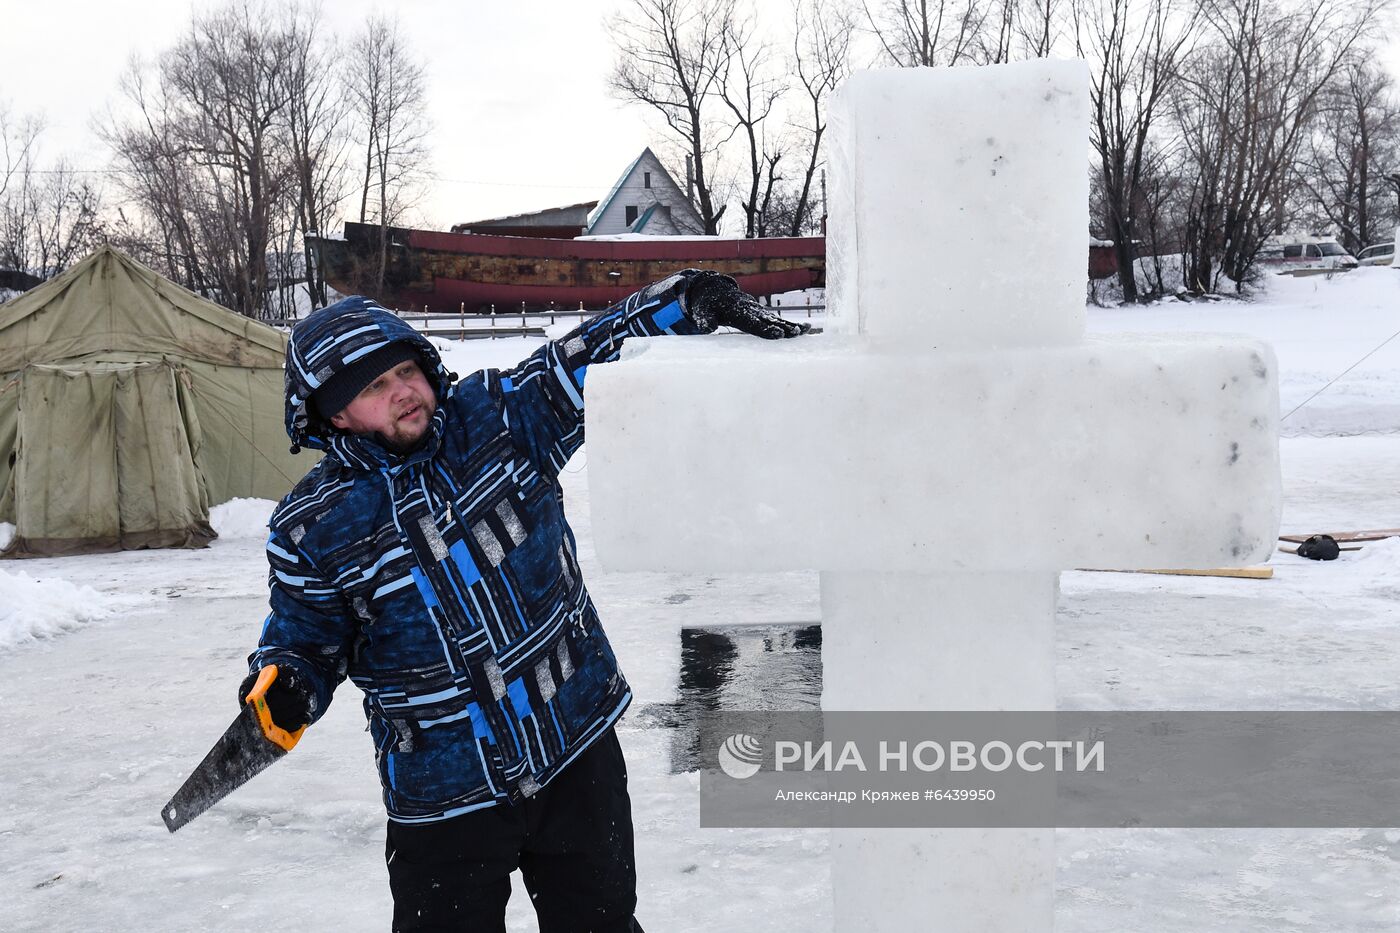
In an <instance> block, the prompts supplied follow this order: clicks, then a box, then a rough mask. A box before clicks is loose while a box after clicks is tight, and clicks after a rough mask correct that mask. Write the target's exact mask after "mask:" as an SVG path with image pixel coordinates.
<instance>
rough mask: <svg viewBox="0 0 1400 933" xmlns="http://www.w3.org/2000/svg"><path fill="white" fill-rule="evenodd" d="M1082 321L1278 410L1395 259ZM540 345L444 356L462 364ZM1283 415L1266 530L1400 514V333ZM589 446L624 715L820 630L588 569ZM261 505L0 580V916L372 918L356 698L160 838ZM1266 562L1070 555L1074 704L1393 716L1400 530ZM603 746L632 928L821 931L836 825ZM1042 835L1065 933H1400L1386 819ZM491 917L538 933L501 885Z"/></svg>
mask: <svg viewBox="0 0 1400 933" xmlns="http://www.w3.org/2000/svg"><path fill="white" fill-rule="evenodd" d="M1090 328H1091V330H1093V331H1095V332H1109V331H1121V330H1171V331H1181V330H1194V331H1205V330H1210V331H1221V330H1226V331H1243V332H1247V333H1251V334H1255V335H1258V336H1261V337H1264V338H1266V339H1269V340H1271V341H1273V342H1274V344H1275V346H1276V348H1277V351H1278V355H1279V360H1280V365H1281V370H1282V389H1281V392H1282V396H1283V410H1284V411H1288V410H1289V409H1291V408H1292V407H1293V406H1294V405H1296V404H1298V403H1299V402H1301V401H1303V399H1305V398H1307V396H1308V395H1310V394H1311V393H1312V392H1313V391H1315V390H1316V389H1317V388H1319V387H1321V386H1322V385H1324V384H1325V383H1326V382H1327V381H1328V380H1329V379H1331V378H1332V377H1333V376H1335V375H1336V374H1338V373H1340V372H1341V371H1342V370H1344V369H1346V368H1347V367H1348V366H1349V365H1351V364H1352V363H1353V362H1355V361H1356V360H1357V359H1359V358H1360V357H1362V356H1363V355H1365V354H1366V353H1367V352H1368V351H1370V350H1372V348H1374V347H1375V346H1376V345H1377V344H1380V343H1381V342H1382V341H1383V340H1384V339H1385V338H1386V337H1387V336H1389V335H1390V334H1392V333H1393V332H1395V331H1397V330H1400V275H1397V274H1396V272H1395V271H1394V270H1390V269H1363V270H1360V271H1358V272H1356V273H1353V274H1352V275H1349V276H1346V277H1342V278H1338V279H1333V280H1325V279H1300V280H1280V281H1279V282H1277V283H1276V284H1275V286H1274V287H1273V289H1272V291H1271V293H1270V295H1269V296H1268V298H1267V299H1265V300H1262V301H1260V302H1257V303H1253V304H1234V303H1230V304H1223V305H1219V304H1208V305H1197V304H1180V303H1174V302H1171V303H1163V304H1160V305H1156V306H1151V307H1146V308H1133V309H1126V310H1105V309H1091V311H1090ZM814 339H815V338H814ZM538 343H539V341H537V340H529V339H524V338H517V339H510V340H494V341H475V342H467V343H455V342H450V341H444V342H442V344H441V345H442V346H444V347H445V348H447V349H446V350H445V352H446V355H447V356H448V358H449V366H450V367H451V368H453V369H455V370H456V371H457V372H459V373H460V372H467V371H470V370H472V369H475V368H478V367H480V366H485V365H509V364H510V363H512V362H514V361H515V360H517V359H519V358H520V357H521V356H523V355H524V354H525V353H527V352H529V350H530V349H532V348H533V347H534V346H537V345H538ZM1284 433H1285V437H1284V438H1283V440H1282V442H1281V444H1282V451H1283V468H1284V495H1285V508H1284V530H1285V532H1289V531H1298V532H1303V531H1307V532H1312V531H1322V530H1336V529H1347V528H1384V527H1400V496H1397V490H1400V339H1397V340H1396V341H1394V342H1392V343H1390V344H1389V345H1387V346H1386V347H1385V348H1383V349H1382V350H1380V351H1378V352H1376V353H1375V354H1374V355H1372V356H1371V357H1370V358H1369V359H1368V360H1367V361H1366V362H1365V363H1363V364H1361V365H1360V366H1358V367H1357V368H1356V369H1354V370H1353V371H1352V372H1351V374H1349V375H1348V376H1347V377H1346V378H1344V379H1342V380H1341V381H1339V382H1338V383H1337V384H1336V385H1334V386H1333V387H1332V388H1331V389H1329V390H1328V391H1327V392H1326V393H1324V394H1323V395H1322V396H1320V397H1319V398H1318V399H1316V400H1315V401H1313V402H1312V403H1311V404H1309V405H1307V406H1306V407H1305V408H1303V409H1302V410H1300V411H1299V412H1298V413H1297V414H1296V415H1294V416H1293V417H1292V418H1290V419H1289V421H1288V422H1286V423H1285V430H1284ZM586 461H587V454H586V451H585V452H584V454H582V455H581V456H580V457H579V458H577V459H576V461H575V462H574V464H573V465H572V466H571V467H570V468H569V471H568V472H566V473H565V475H564V477H563V482H564V488H565V493H566V497H567V502H568V509H569V512H570V515H571V520H572V523H573V526H574V528H575V530H576V532H577V533H578V537H579V544H580V557H581V560H582V562H583V564H584V566H585V575H586V576H587V578H588V580H589V585H590V589H591V590H592V592H593V594H594V597H595V599H596V601H597V603H598V606H599V611H600V613H601V615H602V618H603V620H604V623H605V625H606V626H607V628H608V631H609V634H610V636H611V638H612V640H613V643H614V645H615V647H616V648H617V651H618V654H619V657H620V659H621V662H622V664H623V667H624V670H625V671H626V672H627V675H628V677H629V679H630V680H631V682H632V684H633V687H634V689H635V692H636V694H637V700H636V705H635V706H634V710H636V709H639V708H640V707H641V706H644V705H646V704H648V703H656V702H665V701H667V700H671V699H673V698H674V697H675V695H676V689H677V670H678V665H679V653H680V645H679V634H678V633H679V630H680V629H681V628H682V627H686V626H704V625H729V624H734V623H736V622H752V623H775V622H783V623H787V622H805V621H814V620H816V619H818V618H819V607H818V594H817V585H816V578H815V575H811V574H781V575H734V576H726V577H723V578H716V577H706V576H684V575H676V574H627V575H614V574H606V573H603V572H602V571H601V570H600V569H599V567H598V566H597V563H596V561H595V559H594V556H593V548H592V540H591V533H590V532H591V522H590V514H589V497H588V483H587V463H586ZM270 507H271V503H265V502H249V501H236V502H233V503H229V504H226V505H224V506H221V507H219V508H218V509H216V510H215V513H214V515H213V516H212V518H213V521H214V524H215V527H216V528H217V529H218V530H219V532H220V534H221V537H220V538H219V540H217V541H215V542H214V544H213V545H212V546H211V547H210V548H209V549H208V550H204V551H155V552H131V553H125V554H117V555H96V556H84V557H74V558H66V559H62V560H35V561H27V562H22V563H20V562H16V563H11V564H6V565H4V566H3V568H0V594H3V598H0V709H3V710H4V717H3V721H4V723H5V735H6V754H5V755H4V757H3V758H0V787H3V788H4V791H5V793H4V795H3V798H0V799H2V800H3V802H0V892H3V897H0V930H4V931H7V933H10V931H68V930H73V931H77V930H83V931H89V930H103V931H117V933H126V931H137V930H140V931H148V930H182V931H183V930H248V929H254V928H264V927H266V928H274V927H275V928H280V929H287V930H332V929H334V930H340V931H346V933H354V931H372V930H373V931H382V930H385V929H387V928H388V918H389V903H390V902H389V892H388V886H387V884H386V880H385V873H384V868H383V856H382V844H383V815H382V810H381V809H380V803H379V795H378V787H377V784H376V781H375V778H374V772H373V764H372V753H371V748H370V745H369V741H368V738H367V737H366V736H365V735H364V733H363V728H364V723H363V718H362V716H361V714H360V710H359V704H358V701H357V695H356V692H355V690H354V689H353V687H348V686H347V687H345V688H344V689H343V690H342V692H341V695H340V698H339V700H338V701H337V702H336V704H335V705H334V706H333V707H332V708H331V710H330V711H329V713H328V714H327V716H326V718H325V719H324V720H323V721H322V722H321V723H320V724H319V725H318V726H317V727H316V728H315V729H312V730H311V731H309V732H308V733H307V736H306V738H305V739H304V740H303V742H302V744H301V745H300V746H299V747H298V749H297V750H296V752H295V753H294V754H292V755H291V756H289V757H288V758H287V759H286V760H285V761H284V762H282V763H279V764H278V765H277V766H276V767H275V768H273V769H271V770H270V771H268V772H267V773H266V774H263V775H261V776H259V777H258V778H257V779H255V780H254V781H253V782H252V783H250V784H249V785H248V786H246V787H244V788H243V789H242V790H240V791H239V792H238V793H237V794H235V795H234V796H232V797H231V798H229V799H228V800H226V801H224V802H223V803H221V804H220V805H219V806H217V807H216V808H215V809H213V810H212V811H210V812H209V813H207V814H206V815H204V816H202V817H201V818H200V819H198V820H196V821H195V822H194V823H192V824H190V825H189V826H188V827H186V828H184V829H182V830H181V831H180V832H179V833H178V834H176V835H175V836H170V835H169V834H167V832H166V831H165V828H164V826H163V825H162V823H161V821H160V818H159V816H158V811H159V808H160V806H161V805H162V804H163V803H164V802H165V800H166V799H167V798H168V797H169V795H170V794H171V793H172V792H173V791H174V790H175V788H176V787H178V786H179V784H180V782H181V780H183V778H184V776H185V775H186V774H187V773H188V771H189V769H190V768H191V767H192V766H193V765H194V764H195V763H196V762H197V761H198V760H199V758H200V757H201V756H202V755H203V754H204V752H205V751H206V750H207V748H208V747H209V745H210V744H211V743H212V742H213V740H214V739H215V738H216V737H217V736H218V735H219V734H220V733H221V732H222V730H223V729H224V727H225V726H227V724H228V723H229V721H230V720H231V719H232V717H233V716H234V714H235V713H236V711H237V710H236V706H235V701H234V692H235V690H236V687H237V685H238V683H239V681H240V679H241V678H242V675H243V672H244V670H245V664H244V658H245V656H246V654H247V653H248V651H249V650H250V649H251V647H252V645H253V644H254V642H255V640H256V638H257V633H258V629H259V626H260V623H261V620H262V616H263V614H264V611H265V579H264V578H265V574H266V567H265V564H264V562H263V557H262V551H261V547H262V527H261V525H262V522H263V521H264V520H265V517H266V514H267V512H268V511H269V510H270ZM3 531H4V529H0V532H3ZM1008 546H1009V547H1010V546H1014V542H1008ZM1274 566H1275V568H1276V570H1275V577H1274V579H1273V580H1269V581H1250V580H1220V579H1201V578H1189V577H1162V576H1136V575H1130V574H1090V573H1067V574H1065V575H1064V577H1063V582H1062V588H1063V596H1062V599H1061V605H1060V609H1059V619H1058V622H1059V626H1058V630H1059V668H1058V676H1059V683H1060V695H1061V705H1062V706H1063V707H1066V708H1078V709H1105V708H1124V709H1151V708H1159V709H1168V708H1178V709H1180V708H1187V709H1216V708H1219V709H1261V708H1263V709H1364V708H1395V707H1397V706H1400V677H1397V674H1398V673H1400V665H1397V660H1396V658H1397V649H1400V610H1397V597H1400V542H1397V543H1391V544H1384V545H1370V546H1368V547H1367V548H1366V549H1364V550H1362V551H1360V552H1356V553H1345V554H1343V555H1342V556H1341V559H1340V560H1338V561H1336V562H1334V563H1330V564H1315V563H1312V562H1309V561H1304V560H1301V559H1299V558H1296V557H1290V556H1288V555H1283V554H1280V555H1277V556H1276V559H1275V562H1274ZM620 735H621V739H622V743H623V746H624V748H625V750H626V752H627V756H628V761H629V766H630V771H631V791H632V799H633V808H634V814H635V820H636V831H637V848H638V862H639V864H638V875H639V896H640V901H641V904H640V907H639V911H638V917H639V919H640V920H641V921H642V923H643V924H644V925H645V926H646V927H647V929H648V930H651V931H653V933H656V931H660V933H673V931H697V933H700V931H730V930H740V929H742V930H757V931H787V930H803V931H806V930H822V929H826V928H829V924H830V916H831V912H830V907H829V903H828V898H829V881H830V875H829V870H828V868H827V857H826V849H827V842H826V834H825V832H823V831H820V830H807V831H786V830H782V831H780V830H701V829H699V828H698V826H697V812H696V808H697V790H696V787H697V780H696V777H695V776H694V775H693V774H692V775H671V774H669V773H667V764H668V761H669V754H668V751H667V743H668V735H667V733H666V732H665V730H662V729H658V728H648V727H645V726H643V725H642V724H641V723H640V721H639V717H637V716H635V715H632V716H629V717H628V718H626V719H624V721H623V723H622V726H621V728H620ZM1057 846H1058V862H1059V874H1058V881H1057V885H1058V887H1057V923H1056V929H1057V930H1059V931H1060V933H1066V931H1072V933H1091V931H1092V933H1099V931H1103V933H1108V931H1113V933H1123V931H1137V930H1150V931H1154V933H1168V931H1170V933H1177V931H1180V933H1186V931H1200V930H1220V931H1231V933H1243V931H1251V933H1253V931H1257V933H1265V931H1267V933H1281V931H1295V930H1308V931H1319V933H1320V931H1327V933H1333V931H1369V930H1383V929H1384V930H1391V929H1395V928H1396V927H1397V925H1400V894H1397V891H1400V831H1396V830H1392V829H1374V830H1331V831H1326V830H1307V831H1303V830H1253V831H1233V830H1232V831H1225V830H1218V831H1216V830H1191V831H1183V830H1061V831H1059V832H1058V834H1057ZM510 924H511V929H512V930H533V929H535V925H534V921H533V915H532V911H531V910H530V907H529V900H528V897H526V896H525V894H524V890H523V888H522V887H520V886H519V885H517V894H516V897H515V898H514V899H513V900H512V903H511V908H510ZM925 929H927V930H930V931H932V930H936V929H937V919H936V918H930V921H929V924H928V926H927V927H926V928H925ZM843 933H844V931H843Z"/></svg>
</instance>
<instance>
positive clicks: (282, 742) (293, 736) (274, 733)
mask: <svg viewBox="0 0 1400 933" xmlns="http://www.w3.org/2000/svg"><path fill="white" fill-rule="evenodd" d="M276 679H277V665H276V664H269V665H268V666H267V667H264V668H263V669H262V670H260V671H258V679H257V682H256V683H254V684H253V689H252V690H249V691H248V697H247V699H245V700H244V701H243V702H245V703H247V704H249V705H250V706H252V707H253V715H255V716H257V717H258V726H259V727H261V728H262V733H263V735H265V736H266V737H267V740H268V741H269V742H271V743H272V744H274V745H276V746H278V747H280V748H281V749H282V750H284V751H288V752H289V751H291V750H292V749H293V748H296V744H297V742H299V741H300V740H301V734H302V733H303V732H305V731H306V726H302V727H301V728H300V729H298V730H297V731H295V732H288V731H287V730H286V729H283V728H282V727H281V726H279V725H277V723H275V722H273V721H272V710H270V709H268V708H267V688H268V687H271V686H272V682H273V681H274V680H276Z"/></svg>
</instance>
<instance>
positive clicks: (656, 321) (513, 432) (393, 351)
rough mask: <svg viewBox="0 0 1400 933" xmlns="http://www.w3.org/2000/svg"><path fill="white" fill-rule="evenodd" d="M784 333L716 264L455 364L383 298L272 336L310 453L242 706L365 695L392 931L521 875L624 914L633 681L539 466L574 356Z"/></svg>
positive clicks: (279, 540) (576, 435)
mask: <svg viewBox="0 0 1400 933" xmlns="http://www.w3.org/2000/svg"><path fill="white" fill-rule="evenodd" d="M721 325H727V326H732V327H735V328H737V329H740V330H743V331H745V332H747V333H751V334H756V335H758V336H762V337H766V338H782V337H793V336H796V335H798V334H800V333H803V332H805V331H806V330H807V327H806V326H805V325H798V324H795V323H792V322H789V321H785V320H783V319H781V318H779V317H777V316H775V315H773V314H771V313H770V312H768V311H766V310H764V309H763V308H762V307H760V306H759V305H758V303H757V302H756V301H754V299H753V298H751V297H750V296H748V295H745V294H744V293H743V292H741V291H740V290H739V289H738V287H737V286H736V285H735V283H734V280H733V279H731V278H729V277H728V276H723V275H718V274H716V273H713V272H696V271H694V270H686V271H684V272H681V273H678V274H676V275H673V276H671V277H669V278H667V279H665V280H663V281H661V282H657V283H656V284H654V285H652V286H650V287H648V288H646V289H644V290H642V291H640V292H638V293H636V294H634V295H632V296H631V297H629V298H627V299H626V300H625V301H623V302H622V303H620V304H618V305H616V306H615V307H613V308H611V309H609V310H608V311H605V312H603V313H602V314H601V315H599V316H597V317H594V318H592V319H590V320H588V321H586V322H584V323H583V324H582V325H581V326H579V327H578V328H577V329H576V330H574V331H572V332H570V333H569V334H567V335H566V336H564V337H563V338H561V339H559V340H555V341H552V342H550V343H548V344H545V345H544V346H543V347H541V348H540V349H539V350H537V351H536V352H535V353H533V354H532V355H531V356H530V357H529V358H528V359H526V360H525V361H524V362H522V363H521V364H520V365H519V366H517V367H516V368H514V369H511V370H484V371H482V372H479V373H476V374H474V375H472V376H470V377H468V378H466V379H463V380H461V381H455V379H456V377H455V376H454V375H453V374H452V373H449V372H447V371H446V369H445V368H444V367H443V365H442V361H441V360H440V358H439V357H438V354H437V351H436V350H434V349H433V346H432V345H431V344H430V343H429V342H428V341H427V340H425V339H424V338H423V337H422V336H421V335H420V334H418V333H417V332H416V331H414V330H413V329H412V328H411V327H409V326H408V325H407V324H405V323H404V322H403V321H401V320H400V319H399V318H397V317H396V316H395V315H394V314H392V313H391V312H389V311H386V310H385V309H384V308H381V307H380V306H378V305H376V304H375V303H374V302H372V301H370V300H368V299H365V298H347V299H345V300H343V301H340V302H337V303H336V304H334V305H331V306H330V307H328V308H324V309H321V310H319V311H316V312H314V313H313V314H311V315H310V316H309V317H307V318H306V319H305V320H304V321H302V322H301V323H299V324H298V325H297V327H296V328H295V330H294V331H293V333H292V340H291V344H290V346H289V347H288V350H287V367H286V377H287V379H286V382H287V432H288V434H289V435H290V436H291V438H292V443H293V450H296V449H297V448H298V447H313V448H317V449H320V450H323V451H324V452H325V456H324V458H323V459H322V460H321V462H320V463H319V464H318V465H317V466H316V467H315V468H314V469H312V470H311V471H310V472H309V473H308V474H307V475H306V476H305V477H304V478H303V479H302V480H301V482H300V483H298V484H297V486H296V488H295V489H293V490H292V492H291V493H290V494H289V495H288V496H287V497H286V498H285V499H283V500H282V502H281V503H280V504H279V505H278V507H277V509H276V510H275V511H274V512H273V515H272V519H271V521H270V522H269V530H270V532H271V533H270V536H269V538H268V543H267V556H268V563H269V565H270V568H271V572H270V574H269V577H268V584H269V588H270V590H271V596H270V604H271V613H270V614H269V615H268V617H267V620H266V622H265V623H264V626H263V631H262V636H261V638H260V639H259V646H258V649H257V650H256V651H255V652H254V653H253V654H252V655H251V657H250V658H249V668H250V674H249V677H248V679H247V680H246V681H244V685H243V688H242V689H241V690H240V693H239V700H240V702H241V701H242V699H243V697H244V696H246V694H247V692H248V690H249V689H250V688H251V686H252V683H253V681H254V679H255V678H256V675H257V672H258V671H259V670H260V669H261V668H263V667H264V666H266V665H269V664H276V665H277V667H278V671H279V673H278V676H277V679H276V680H275V681H274V683H273V685H272V688H271V689H270V690H269V691H268V694H267V699H268V705H269V707H270V708H271V710H272V714H273V718H274V719H275V720H276V721H277V723H278V725H281V726H283V727H284V728H287V729H296V728H298V727H300V726H301V725H303V724H305V723H308V722H315V721H316V720H317V719H318V718H319V717H320V716H321V715H323V714H324V713H325V710H326V707H327V706H329V704H330V702H331V695H332V693H333V692H334V690H335V688H336V686H337V685H338V684H339V683H340V682H341V681H342V680H343V679H345V678H346V677H347V676H348V677H349V678H350V679H351V680H353V681H354V682H355V684H356V685H357V686H358V687H359V688H360V689H361V690H362V691H363V692H364V709H365V715H366V716H367V717H368V719H369V731H370V734H371V737H372V739H373V741H374V747H375V757H376V761H377V763H378V768H379V777H380V781H381V783H382V784H383V788H384V803H385V807H386V808H387V809H388V813H389V824H388V840H387V844H386V859H387V862H388V868H389V883H390V888H391V890H392V892H393V897H394V924H393V929H394V930H395V931H396V933H397V931H410V930H411V931H448V930H451V931H471V933H487V931H501V933H504V930H505V908H506V901H507V899H508V898H509V896H510V873H511V871H513V870H514V869H517V868H518V869H520V871H521V874H522V875H523V877H524V881H525V886H526V888H527V890H528V891H529V892H530V896H531V899H532V901H533V903H534V905H535V909H536V912H537V914H538V916H539V925H540V931H541V933H622V931H640V929H641V927H640V926H638V925H637V923H636V921H635V920H634V919H633V912H634V909H635V907H636V874H635V869H634V863H633V850H632V822H631V804H630V801H629V799H628V796H627V772H626V765H625V763H624V761H623V757H622V751H621V749H620V747H619V746H618V741H617V737H616V735H615V733H614V731H613V725H614V724H615V723H616V722H617V720H618V718H619V717H620V716H621V715H622V712H623V710H624V709H626V707H627V705H628V703H629V702H630V700H631V698H632V694H631V691H630V690H629V688H628V685H627V681H626V680H625V679H624V678H623V676H622V674H621V672H620V671H619V670H618V666H617V661H616V659H615V658H614V656H613V651H612V648H611V646H610V645H609V644H608V639H607V636H606V635H605V634H604V633H603V629H602V627H601V626H600V625H599V622H598V616H597V614H596V612H595V611H594V608H593V602H592V600H591V599H590V598H589V595H588V591H587V590H586V589H585V588H584V585H583V581H582V579H581V577H580V574H579V566H578V560H577V557H576V553H575V545H574V536H573V532H572V531H571V530H570V529H569V526H568V523H567V522H566V521H565V518H564V511H563V492H562V490H561V488H560V485H559V479H558V477H559V472H560V470H562V469H563V467H564V465H565V463H567V462H568V460H569V457H570V456H571V455H572V454H573V453H574V451H576V450H577V449H578V448H579V446H580V445H582V444H583V440H584V417H583V416H584V411H583V409H584V406H583V386H584V379H585V376H586V374H587V371H588V367H589V366H590V365H592V364H595V363H604V362H608V361H610V360H613V359H616V358H617V355H618V350H619V347H620V345H621V344H622V342H623V341H624V340H625V339H626V338H628V337H629V336H655V335H660V334H678V335H685V334H700V333H709V332H712V331H714V330H715V329H716V328H717V327H719V326H721Z"/></svg>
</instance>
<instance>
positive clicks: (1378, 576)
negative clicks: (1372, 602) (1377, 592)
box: [1343, 538, 1400, 592]
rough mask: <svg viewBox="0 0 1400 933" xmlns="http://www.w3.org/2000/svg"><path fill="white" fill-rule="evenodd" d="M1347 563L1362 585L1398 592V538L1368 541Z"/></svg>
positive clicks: (1399, 575)
mask: <svg viewBox="0 0 1400 933" xmlns="http://www.w3.org/2000/svg"><path fill="white" fill-rule="evenodd" d="M1343 546H1345V545H1343ZM1343 556H1352V555H1343ZM1347 563H1348V564H1349V565H1350V566H1349V568H1348V569H1349V570H1350V571H1351V572H1352V573H1354V574H1356V575H1357V576H1359V577H1360V578H1361V580H1360V582H1361V583H1362V585H1363V586H1366V587H1367V588H1371V589H1377V588H1379V589H1384V590H1388V591H1391V592H1400V538H1386V539H1385V540H1384V541H1368V542H1367V543H1366V544H1364V545H1363V546H1362V548H1361V550H1360V551H1358V552H1357V553H1356V554H1355V555H1354V556H1352V559H1351V560H1349V561H1347Z"/></svg>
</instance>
